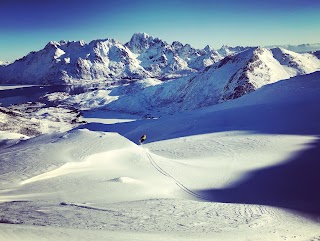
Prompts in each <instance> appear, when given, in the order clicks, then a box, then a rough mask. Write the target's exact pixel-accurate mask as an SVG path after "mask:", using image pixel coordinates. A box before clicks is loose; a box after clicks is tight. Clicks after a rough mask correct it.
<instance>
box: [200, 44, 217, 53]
mask: <svg viewBox="0 0 320 241" xmlns="http://www.w3.org/2000/svg"><path fill="white" fill-rule="evenodd" d="M203 50H204V51H206V52H207V53H209V52H213V51H215V49H214V48H212V47H211V46H210V45H207V46H206V47H204V49H203Z"/></svg>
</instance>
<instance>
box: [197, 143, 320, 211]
mask: <svg viewBox="0 0 320 241" xmlns="http://www.w3.org/2000/svg"><path fill="white" fill-rule="evenodd" d="M257 161H259V160H257ZM197 193H198V194H199V195H201V196H203V197H205V199H206V200H209V201H214V202H223V203H243V204H259V205H270V206H276V207H282V208H287V209H292V210H295V211H300V212H304V213H308V214H313V215H317V216H319V215H320V141H319V140H318V141H317V142H315V143H313V144H312V145H311V146H310V147H309V149H307V150H306V151H304V152H302V153H299V154H297V155H296V156H295V157H293V158H291V159H290V160H288V161H287V162H285V163H283V164H280V165H276V166H272V167H268V168H263V169H260V170H257V171H253V172H251V173H249V174H248V175H247V177H246V178H245V179H244V180H242V181H239V182H237V183H235V184H233V185H231V186H229V187H226V188H222V189H210V190H198V191H197Z"/></svg>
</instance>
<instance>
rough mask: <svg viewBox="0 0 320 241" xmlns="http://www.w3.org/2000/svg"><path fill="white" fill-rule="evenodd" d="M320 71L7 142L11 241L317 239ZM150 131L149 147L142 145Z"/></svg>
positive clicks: (1, 214)
mask: <svg viewBox="0 0 320 241" xmlns="http://www.w3.org/2000/svg"><path fill="white" fill-rule="evenodd" d="M319 91H320V73H319V72H315V73H312V74H308V75H303V76H298V77H295V78H291V79H287V80H283V81H280V82H277V83H274V84H270V85H267V86H264V87H262V88H260V89H259V90H257V91H255V92H253V93H250V94H248V95H246V96H243V97H241V98H238V99H236V100H231V101H228V102H225V103H222V104H219V105H215V106H212V107H207V108H203V109H201V110H194V111H189V112H184V113H180V114H175V115H172V116H167V117H163V118H160V119H139V118H137V117H134V116H129V115H125V114H121V115H120V114H117V113H107V112H105V111H103V110H100V111H99V110H97V111H94V110H88V111H86V112H84V117H83V119H84V120H86V121H87V122H88V123H87V124H85V125H83V126H80V127H78V128H76V129H73V130H71V131H68V132H62V133H55V134H51V135H48V134H47V135H41V136H38V137H35V138H31V139H28V140H18V141H17V144H15V145H8V146H7V147H6V146H3V147H2V148H1V149H0V161H1V169H0V180H1V181H0V201H1V203H0V222H1V224H0V230H1V232H0V240H317V239H319V238H320V232H319V230H320V229H319V227H320V219H319V215H320V206H319V203H320V195H319V192H318V188H319V183H320V180H319V175H318V170H319V168H320V164H319V161H318V156H319V154H320V153H319V152H320V148H319V134H320V125H319V123H320V109H319V108H317V103H319V101H320V95H319ZM144 133H146V134H147V136H148V138H147V141H146V144H144V145H142V146H139V145H137V143H138V139H139V137H140V136H141V135H142V134H144Z"/></svg>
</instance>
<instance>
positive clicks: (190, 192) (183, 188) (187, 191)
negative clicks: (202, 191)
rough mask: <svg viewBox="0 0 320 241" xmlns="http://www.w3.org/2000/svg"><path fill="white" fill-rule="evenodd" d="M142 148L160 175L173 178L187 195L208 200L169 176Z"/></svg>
mask: <svg viewBox="0 0 320 241" xmlns="http://www.w3.org/2000/svg"><path fill="white" fill-rule="evenodd" d="M143 149H144V150H145V153H146V155H147V157H148V159H149V161H150V163H151V165H152V166H153V167H154V168H155V169H156V170H157V171H158V172H160V173H161V174H162V175H164V176H166V177H169V178H171V179H172V180H174V182H175V183H176V185H177V186H178V187H179V188H180V189H181V190H182V191H184V192H186V193H188V194H189V195H191V196H194V197H196V198H199V199H202V200H205V201H209V200H207V199H206V198H205V197H203V196H201V195H199V194H197V193H195V192H193V191H192V190H190V189H189V188H187V187H186V186H185V185H183V184H182V183H181V182H179V181H178V180H177V179H176V178H174V177H173V176H171V175H170V174H169V173H167V172H166V171H165V170H163V169H162V168H161V167H160V166H159V165H158V163H157V162H156V161H155V160H154V159H153V158H152V156H151V154H150V152H149V151H148V150H147V149H146V148H144V147H143Z"/></svg>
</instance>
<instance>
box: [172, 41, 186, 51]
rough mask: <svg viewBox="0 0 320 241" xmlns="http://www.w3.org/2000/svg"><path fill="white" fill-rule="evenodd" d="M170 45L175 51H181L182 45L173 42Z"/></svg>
mask: <svg viewBox="0 0 320 241" xmlns="http://www.w3.org/2000/svg"><path fill="white" fill-rule="evenodd" d="M171 45H172V47H173V48H174V49H175V50H178V49H181V48H182V47H183V44H182V43H181V42H179V41H173V42H172V44H171Z"/></svg>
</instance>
